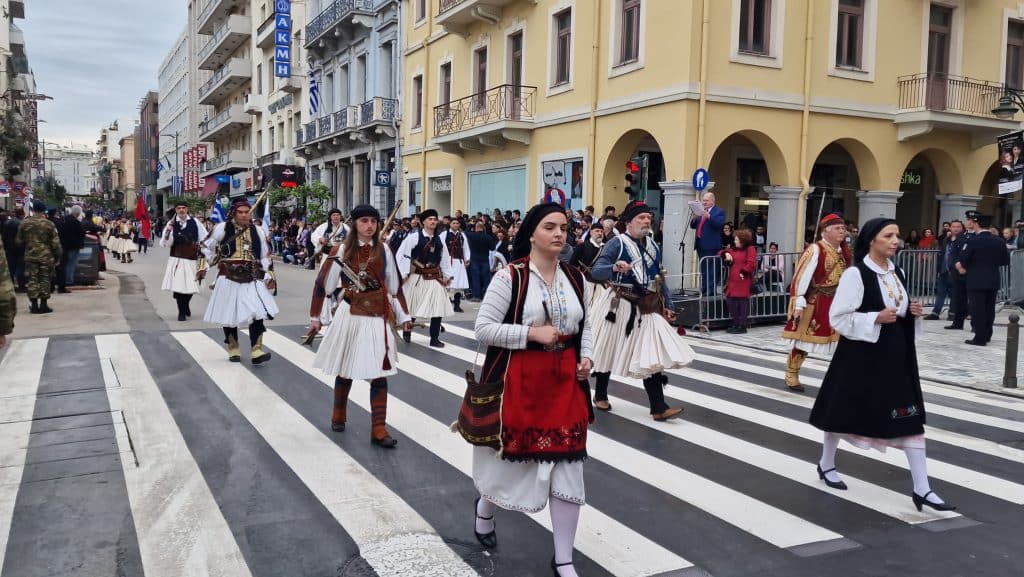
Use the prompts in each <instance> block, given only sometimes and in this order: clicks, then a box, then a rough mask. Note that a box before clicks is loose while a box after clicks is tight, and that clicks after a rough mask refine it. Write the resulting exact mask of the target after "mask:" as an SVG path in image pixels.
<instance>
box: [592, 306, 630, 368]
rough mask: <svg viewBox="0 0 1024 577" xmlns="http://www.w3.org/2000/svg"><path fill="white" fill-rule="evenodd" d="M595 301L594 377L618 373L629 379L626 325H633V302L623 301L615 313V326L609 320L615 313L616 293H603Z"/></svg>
mask: <svg viewBox="0 0 1024 577" xmlns="http://www.w3.org/2000/svg"><path fill="white" fill-rule="evenodd" d="M599 290H600V293H599V294H598V295H597V296H595V297H594V305H593V306H592V307H591V309H590V330H591V334H592V335H593V339H594V358H593V359H591V360H593V361H594V368H593V369H592V370H591V372H594V373H615V374H616V375H625V374H626V373H627V372H628V361H629V358H628V357H627V356H626V354H625V351H626V345H627V344H628V339H627V338H626V322H628V321H629V301H627V300H626V299H619V304H618V306H617V307H616V309H615V322H611V321H609V320H608V319H607V318H606V317H607V316H608V311H609V310H610V309H611V303H612V300H613V298H614V297H615V291H613V290H612V289H610V288H602V289H599Z"/></svg>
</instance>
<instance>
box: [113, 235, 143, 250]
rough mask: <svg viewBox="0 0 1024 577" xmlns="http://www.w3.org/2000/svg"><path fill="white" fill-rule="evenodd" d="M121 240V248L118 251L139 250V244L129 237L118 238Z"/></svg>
mask: <svg viewBox="0 0 1024 577" xmlns="http://www.w3.org/2000/svg"><path fill="white" fill-rule="evenodd" d="M118 240H120V241H121V250H119V251H117V252H119V253H129V252H139V245H137V244H135V241H134V240H132V239H130V238H121V239H118Z"/></svg>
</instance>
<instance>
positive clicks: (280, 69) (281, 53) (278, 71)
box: [274, 0, 292, 78]
mask: <svg viewBox="0 0 1024 577" xmlns="http://www.w3.org/2000/svg"><path fill="white" fill-rule="evenodd" d="M291 10H292V3H291V2H290V0H276V1H275V2H274V12H275V13H276V14H275V16H274V22H275V23H274V28H275V30H274V76H276V77H278V78H290V77H291V75H292V47H291V43H292V42H291V41H292V18H291Z"/></svg>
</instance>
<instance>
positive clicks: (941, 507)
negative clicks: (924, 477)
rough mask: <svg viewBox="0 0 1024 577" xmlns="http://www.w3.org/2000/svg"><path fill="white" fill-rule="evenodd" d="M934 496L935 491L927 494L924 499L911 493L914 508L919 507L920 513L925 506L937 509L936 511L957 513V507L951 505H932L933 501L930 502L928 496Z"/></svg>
mask: <svg viewBox="0 0 1024 577" xmlns="http://www.w3.org/2000/svg"><path fill="white" fill-rule="evenodd" d="M934 494H935V491H928V492H927V493H925V494H924V497H922V496H920V495H918V494H917V493H911V494H910V496H911V497H912V498H913V499H914V506H915V507H917V510H918V511H920V510H921V507H922V506H924V505H928V506H929V507H931V508H932V509H935V510H936V511H956V505H950V504H949V503H945V502H943V503H932V502H931V501H929V500H928V495H934Z"/></svg>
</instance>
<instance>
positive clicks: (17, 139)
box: [0, 108, 32, 180]
mask: <svg viewBox="0 0 1024 577" xmlns="http://www.w3.org/2000/svg"><path fill="white" fill-rule="evenodd" d="M31 140H32V133H31V132H30V131H29V129H28V125H27V124H26V123H25V119H24V118H22V116H21V114H20V113H18V112H17V111H15V110H14V109H13V108H12V109H8V110H7V111H6V112H4V113H3V115H2V116H0V158H2V160H3V164H2V166H0V172H2V174H3V176H4V180H13V179H14V177H15V176H19V175H21V174H22V172H23V170H22V167H23V166H24V165H25V161H26V160H28V159H29V157H30V156H31V155H32V149H31V147H30V146H29V144H30V142H31Z"/></svg>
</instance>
